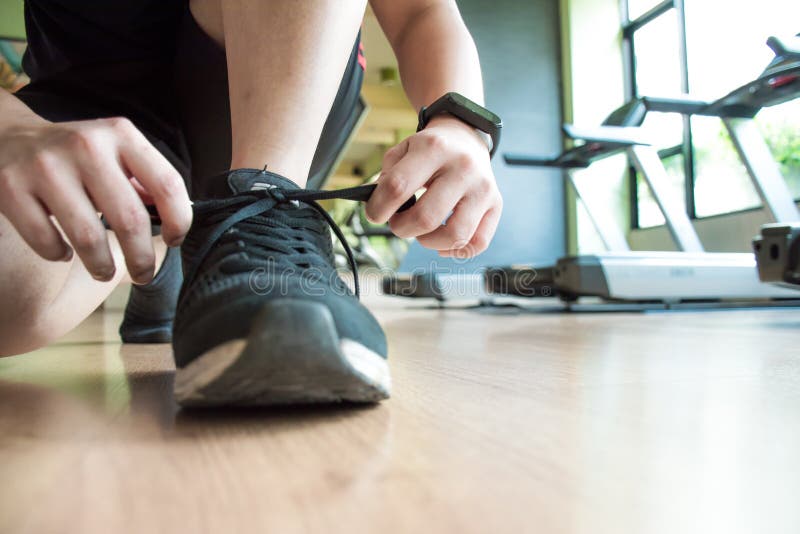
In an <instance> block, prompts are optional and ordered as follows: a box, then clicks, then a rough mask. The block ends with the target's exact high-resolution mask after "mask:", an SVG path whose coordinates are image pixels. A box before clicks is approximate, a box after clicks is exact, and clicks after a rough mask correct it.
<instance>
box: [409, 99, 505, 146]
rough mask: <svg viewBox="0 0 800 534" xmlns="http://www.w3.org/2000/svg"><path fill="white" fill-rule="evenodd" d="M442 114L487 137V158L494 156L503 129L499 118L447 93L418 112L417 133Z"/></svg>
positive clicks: (482, 108)
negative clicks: (452, 117) (488, 141)
mask: <svg viewBox="0 0 800 534" xmlns="http://www.w3.org/2000/svg"><path fill="white" fill-rule="evenodd" d="M442 113H448V114H450V115H452V116H454V117H456V118H457V119H459V120H461V121H462V122H464V123H466V124H468V125H469V126H472V127H473V128H475V129H476V130H478V131H479V132H483V133H484V134H486V135H488V137H489V139H490V140H491V143H487V148H488V149H489V156H494V154H495V152H496V151H497V148H498V146H499V145H500V131H501V129H502V127H503V121H502V120H501V119H500V117H498V116H497V115H495V114H494V113H492V112H491V111H489V110H488V109H486V108H484V107H483V106H481V105H479V104H476V103H475V102H473V101H472V100H469V99H468V98H467V97H465V96H462V95H460V94H458V93H447V94H446V95H444V96H443V97H441V98H439V99H438V100H436V101H435V102H434V103H433V104H431V105H430V106H427V107H423V108H422V109H420V110H419V123H418V125H417V131H418V132H419V131H420V130H422V129H423V128H425V127H426V126H427V125H428V123H429V122H430V120H431V119H432V118H433V117H435V116H436V115H440V114H442Z"/></svg>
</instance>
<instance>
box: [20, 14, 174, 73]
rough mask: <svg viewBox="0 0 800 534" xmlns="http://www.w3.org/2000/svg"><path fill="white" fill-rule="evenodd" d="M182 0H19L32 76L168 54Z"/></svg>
mask: <svg viewBox="0 0 800 534" xmlns="http://www.w3.org/2000/svg"><path fill="white" fill-rule="evenodd" d="M185 10H186V0H25V26H26V29H27V34H28V49H27V51H26V53H25V57H24V59H23V68H24V69H25V72H26V74H28V76H30V78H31V79H32V80H34V81H35V80H39V79H45V78H50V77H52V76H54V75H56V74H58V73H61V72H64V71H66V70H70V69H73V68H80V67H84V66H90V65H92V64H97V63H108V62H118V61H136V60H151V59H155V60H157V59H158V58H166V57H171V56H172V54H173V53H174V47H175V36H176V29H177V28H178V25H179V23H180V21H181V17H182V16H183V14H184V11H185Z"/></svg>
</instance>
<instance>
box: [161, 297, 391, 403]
mask: <svg viewBox="0 0 800 534" xmlns="http://www.w3.org/2000/svg"><path fill="white" fill-rule="evenodd" d="M390 390H391V379H390V376H389V366H388V364H387V363H386V359H385V358H383V357H382V356H380V355H379V354H376V353H375V352H373V351H371V350H369V349H368V348H366V347H365V346H364V345H362V344H360V343H358V342H356V341H353V340H351V339H341V338H340V337H339V335H338V333H337V332H336V326H335V323H334V321H333V316H332V315H331V312H330V310H329V309H328V307H327V306H325V305H324V304H321V303H318V302H312V301H302V300H292V299H276V300H272V301H270V302H269V303H267V304H266V305H265V306H264V308H263V309H262V310H261V311H260V312H259V314H258V315H257V316H256V318H255V320H254V321H253V326H252V327H251V331H250V334H249V335H248V337H247V338H245V339H236V340H231V341H228V342H225V343H223V344H221V345H218V346H217V347H214V348H213V349H211V350H209V351H208V352H206V353H204V354H202V355H200V356H199V357H198V358H196V359H195V360H193V361H192V362H191V363H189V364H188V365H187V366H185V367H183V368H179V369H178V370H177V371H176V374H175V399H176V400H177V401H178V403H179V404H180V405H181V406H185V407H200V406H206V407H213V406H273V405H287V404H317V403H334V402H342V401H348V402H360V403H374V402H378V401H381V400H383V399H386V398H388V397H389V394H390Z"/></svg>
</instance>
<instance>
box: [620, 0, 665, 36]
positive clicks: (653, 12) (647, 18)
mask: <svg viewBox="0 0 800 534" xmlns="http://www.w3.org/2000/svg"><path fill="white" fill-rule="evenodd" d="M673 7H675V0H664V1H663V2H661V3H660V4H658V5H656V6H654V7H653V8H652V9H650V11H648V12H647V13H645V14H644V15H642V16H640V17H639V18H637V19H635V20H632V21H630V22H628V23H627V24H625V25H624V26H623V27H622V34H623V35H625V36H628V35H633V32H635V31H636V30H638V29H639V28H641V27H642V26H644V25H645V24H648V23H650V22H653V21H654V20H655V19H657V18H658V17H660V16H661V15H663V14H664V13H666V12H667V11H669V10H670V9H672V8H673Z"/></svg>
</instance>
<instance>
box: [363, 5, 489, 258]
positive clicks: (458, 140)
mask: <svg viewBox="0 0 800 534" xmlns="http://www.w3.org/2000/svg"><path fill="white" fill-rule="evenodd" d="M371 4H372V7H373V9H374V11H375V14H376V16H377V17H378V21H379V22H380V24H381V27H382V28H383V30H384V33H385V34H386V36H387V38H388V39H389V42H390V43H391V45H392V48H393V49H394V52H395V55H396V56H397V60H398V63H399V65H400V75H401V78H402V81H403V88H404V89H405V91H406V93H407V95H408V97H409V99H410V100H411V102H412V104H413V105H414V106H415V107H416V108H417V109H418V110H419V108H421V107H422V106H427V105H430V104H431V103H432V102H434V101H435V100H436V99H437V98H439V97H441V96H442V95H444V94H445V93H448V92H451V91H454V92H457V93H461V94H462V95H464V96H466V97H467V98H469V99H471V100H474V101H476V102H478V103H481V104H482V103H483V82H482V79H481V69H480V62H479V60H478V53H477V50H476V48H475V43H474V42H473V40H472V37H471V36H470V34H469V32H468V31H467V28H466V26H465V25H464V22H463V20H462V19H461V14H460V13H459V12H458V8H457V6H456V3H455V2H454V1H453V0H404V1H402V2H398V1H396V0H371ZM420 188H425V189H426V191H425V193H424V194H423V195H422V197H421V198H420V200H419V202H417V205H416V206H415V207H414V208H412V209H410V210H408V211H406V212H403V213H400V214H396V215H393V214H394V213H395V212H396V211H397V209H398V208H399V207H400V206H401V205H402V203H403V202H404V201H405V199H406V198H408V196H410V195H411V194H413V193H414V191H416V190H418V189H420ZM501 212H502V199H501V197H500V193H499V191H498V189H497V184H496V183H495V179H494V174H493V172H492V169H491V165H490V163H489V154H488V149H487V146H486V145H485V143H484V142H483V140H482V139H481V138H480V137H479V136H478V134H477V133H476V132H475V130H474V129H472V128H471V127H470V126H469V125H467V124H465V123H463V122H461V121H459V120H458V119H456V118H454V117H450V116H446V115H440V116H437V117H434V118H433V119H432V120H431V121H430V122H429V124H428V126H427V127H426V128H425V130H423V131H422V132H419V133H417V134H416V135H413V136H411V137H409V138H408V139H406V140H405V141H403V142H402V143H400V144H399V145H397V146H395V147H393V148H392V149H390V150H389V151H388V152H387V153H386V155H385V156H384V160H383V172H382V175H381V177H380V178H379V180H378V188H377V189H376V191H375V194H374V195H373V197H372V199H371V200H370V202H369V204H368V205H367V214H368V216H369V217H370V218H371V219H372V220H373V221H375V222H385V221H387V220H388V221H389V225H390V227H391V228H392V230H393V231H394V233H395V234H397V235H398V236H400V237H406V238H410V237H416V238H417V240H418V241H419V243H420V244H422V245H423V246H425V247H428V248H432V249H435V250H438V251H439V254H440V255H442V256H456V257H464V258H465V257H471V256H475V255H477V254H480V253H481V252H483V251H484V250H485V249H486V248H487V247H488V246H489V243H490V241H491V239H492V237H493V236H494V233H495V231H496V229H497V225H498V223H499V220H500V214H501ZM448 216H449V219H448ZM445 219H447V223H446V224H443V221H444V220H445Z"/></svg>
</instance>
